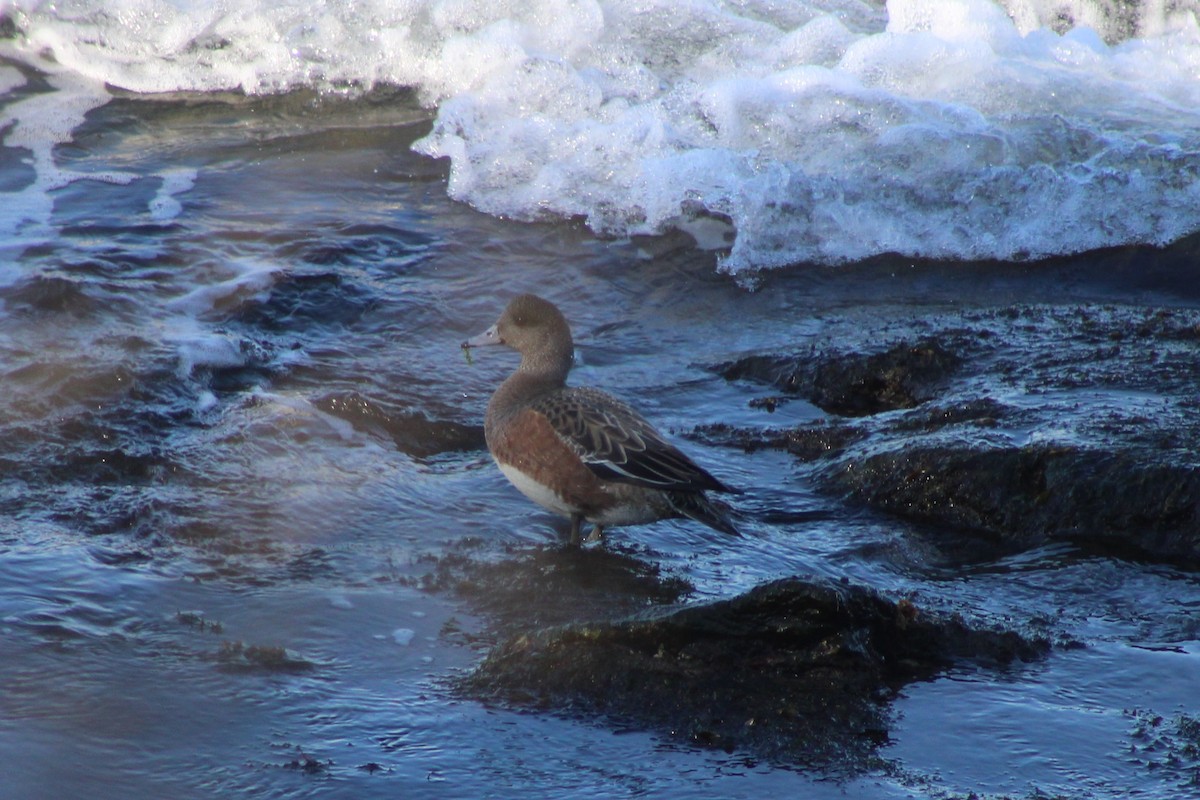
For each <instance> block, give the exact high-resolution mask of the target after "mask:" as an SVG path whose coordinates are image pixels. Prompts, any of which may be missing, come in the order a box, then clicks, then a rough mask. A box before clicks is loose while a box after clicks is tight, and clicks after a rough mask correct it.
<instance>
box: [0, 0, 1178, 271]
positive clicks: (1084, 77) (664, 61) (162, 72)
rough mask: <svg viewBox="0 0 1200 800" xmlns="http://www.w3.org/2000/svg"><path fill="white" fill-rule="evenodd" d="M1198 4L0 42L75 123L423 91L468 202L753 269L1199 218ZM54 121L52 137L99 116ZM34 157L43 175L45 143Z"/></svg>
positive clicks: (987, 3)
mask: <svg viewBox="0 0 1200 800" xmlns="http://www.w3.org/2000/svg"><path fill="white" fill-rule="evenodd" d="M1197 8H1200V4H1197V3H1196V2H1195V0H1183V2H1169V3H1168V2H1164V1H1163V0H1146V1H1145V2H1143V3H1141V4H1129V3H1118V2H1115V0H1074V1H1073V2H1069V3H1068V2H1056V1H1055V0H1009V2H1008V3H1007V6H1006V7H1002V6H1000V5H998V4H996V3H994V2H991V0H891V2H888V3H887V6H886V10H885V9H884V7H883V6H882V4H877V3H868V2H861V1H860V0H809V1H808V2H795V3H773V2H767V1H766V0H762V1H761V2H750V3H736V4H735V3H729V4H727V3H722V2H717V1H716V0H686V1H685V2H669V3H668V2H658V1H656V0H640V1H639V2H633V1H632V0H612V1H611V2H596V1H595V0H535V1H534V2H530V0H512V1H511V2H507V1H506V0H492V1H491V2H487V3H483V2H469V1H468V0H455V1H453V2H451V1H447V0H442V1H440V2H438V1H434V0H427V1H425V2H422V0H411V1H410V2H406V3H391V2H384V0H360V1H359V2H349V0H345V2H340V1H339V0H327V1H326V2H320V3H317V4H315V5H314V4H312V3H308V2H305V3H299V2H295V3H278V2H267V0H231V1H230V2H196V3H186V4H183V3H175V2H168V1H167V0H116V2H114V0H71V1H69V2H60V3H54V4H50V3H40V2H34V1H33V0H21V2H18V3H17V5H16V6H15V7H14V10H13V11H11V12H10V16H11V18H12V20H13V22H14V26H15V28H16V30H17V32H18V33H17V36H16V37H15V38H14V40H13V41H11V42H6V43H4V44H3V46H2V47H3V53H4V54H7V55H8V56H9V57H12V58H17V59H20V60H23V61H25V62H27V63H31V64H38V65H40V66H41V67H42V68H45V69H49V70H51V71H53V72H54V73H55V75H56V76H59V78H58V79H60V80H66V79H65V78H62V77H61V76H64V75H69V76H70V80H71V81H72V82H73V86H72V87H65V88H62V89H61V90H60V91H74V92H80V91H81V90H80V89H79V85H80V84H82V83H84V82H88V83H87V85H88V86H89V87H91V88H90V89H88V90H87V91H85V92H83V96H82V97H80V98H74V97H68V98H60V99H58V100H56V101H54V102H57V103H59V104H60V105H64V106H65V107H67V108H74V109H76V116H78V113H79V109H83V110H86V109H87V108H89V107H92V106H94V104H95V103H97V102H102V99H101V98H100V97H97V96H96V92H97V91H98V90H97V88H96V87H98V86H99V82H101V81H103V82H107V83H109V84H112V85H115V86H119V87H122V88H125V89H129V90H132V91H137V92H165V91H176V90H189V91H215V90H228V89H239V90H242V91H245V92H250V93H263V92H279V91H286V90H289V89H292V88H295V87H298V86H310V87H317V88H320V89H322V90H326V91H351V90H361V89H365V88H369V87H371V86H373V85H376V84H380V83H387V84H400V85H409V86H415V87H417V88H418V89H419V90H420V92H421V96H422V98H423V99H424V100H425V101H426V102H428V103H430V104H436V105H437V119H436V122H435V125H434V128H433V130H432V132H431V133H430V134H429V136H427V137H426V138H425V139H423V140H422V141H421V142H419V143H418V145H417V148H418V149H419V150H420V152H423V153H426V154H428V155H431V156H437V157H447V158H449V159H450V160H451V163H452V170H451V177H450V192H451V194H452V195H453V196H454V197H456V198H458V199H461V200H463V201H466V202H469V203H471V204H472V205H474V206H476V207H478V208H479V209H481V210H484V211H486V212H489V213H492V214H498V215H504V216H508V217H512V218H516V219H528V220H533V219H543V218H564V217H568V218H569V217H579V218H583V219H585V220H586V221H587V223H588V225H589V226H591V227H592V228H593V229H594V230H596V231H598V232H600V233H602V234H605V235H609V236H617V237H621V236H628V235H631V234H637V233H655V232H660V231H663V230H665V229H668V228H672V227H677V228H683V229H685V230H687V229H691V230H695V231H697V234H698V238H699V239H702V240H703V241H704V242H705V243H707V244H713V245H716V246H722V245H724V244H726V243H727V242H728V241H730V240H732V247H731V248H730V249H729V252H728V253H727V255H725V257H724V259H723V265H724V267H725V268H726V269H728V270H731V271H738V270H743V269H757V268H763V267H773V266H780V265H785V264H791V263H796V262H805V261H811V262H820V263H838V262H844V261H849V260H854V259H860V258H864V257H869V256H872V255H875V254H879V253H885V252H898V253H902V254H907V255H912V256H924V257H933V258H946V259H989V258H1000V259H1028V258H1034V257H1039V256H1046V255H1052V254H1061V253H1070V252H1079V251H1085V250H1089V249H1093V248H1099V247H1105V246H1111V245H1119V244H1127V243H1151V244H1164V243H1168V242H1171V241H1175V240H1177V239H1179V238H1180V237H1182V236H1185V235H1187V234H1189V233H1193V232H1195V231H1197V230H1200V179H1198V178H1200V27H1198V26H1197V23H1196V13H1195V12H1196V10H1197ZM48 55H49V56H52V57H53V64H51V63H49V62H47V61H46V58H47V56H48ZM0 80H4V78H3V76H0ZM38 97H43V96H40V95H39V96H38ZM34 99H37V98H34ZM24 102H32V100H27V101H24ZM40 102H47V101H46V100H41V101H40ZM89 104H91V105H89ZM21 105H22V104H20V103H18V104H14V105H12V106H9V107H8V108H6V109H5V112H4V113H5V114H6V115H7V121H9V122H11V121H14V120H15V121H17V123H18V124H16V125H15V127H14V128H12V129H11V130H10V131H9V134H8V140H7V141H6V144H7V146H9V147H14V146H27V147H34V146H35V143H33V142H29V135H28V134H21V133H20V131H21V130H22V129H23V126H24V125H25V123H26V119H27V116H29V115H28V113H27V111H26V110H24V109H21V108H20V106H21ZM60 119H61V120H62V124H60V125H58V126H57V127H54V128H51V129H50V130H49V131H48V133H47V134H46V136H45V141H46V142H50V143H51V144H52V143H54V142H57V141H62V137H63V136H64V135H67V134H69V131H70V129H71V127H72V124H77V121H76V122H74V123H72V122H71V120H72V117H71V116H70V115H69V114H66V113H65V112H63V116H61V117H60ZM0 124H5V121H3V120H0ZM21 136H25V139H21V138H20V137H21ZM14 137H17V138H15V139H14ZM23 142H28V143H23ZM47 146H48V145H47ZM34 152H35V156H34V158H35V161H36V162H37V169H38V171H39V174H43V173H45V174H46V175H49V174H50V173H51V172H52V171H53V166H52V164H50V163H49V162H46V161H44V159H43V156H42V155H40V153H43V152H48V150H45V149H44V148H43V150H35V151H34ZM194 179H195V176H194V175H193V176H191V177H183V178H178V179H169V180H167V181H166V182H164V184H163V189H162V191H161V192H160V198H156V205H155V206H154V207H153V208H152V209H151V213H152V215H153V216H154V218H155V219H156V220H160V219H161V220H169V219H171V218H172V217H173V216H174V215H175V214H177V213H178V211H179V209H178V204H177V201H175V200H174V195H175V194H177V193H179V192H182V191H186V188H187V186H188V185H190V184H189V181H192V180H194ZM172 180H174V181H175V182H172ZM53 185H55V181H54V180H52V179H49V178H46V179H42V180H40V181H39V184H38V187H37V189H36V190H31V191H33V192H34V193H36V191H42V192H43V194H44V193H45V192H46V191H48V189H47V187H50V186H53ZM25 199H28V200H29V201H30V202H29V203H28V208H29V209H30V211H28V212H26V213H25V217H24V218H23V219H18V220H15V221H13V220H9V219H0V232H10V231H12V230H14V229H15V228H20V227H21V226H26V227H29V226H32V227H33V228H35V229H36V228H37V227H38V226H39V225H42V224H43V223H44V220H45V217H46V213H47V212H46V210H45V208H44V206H45V201H44V198H42V199H41V201H40V205H39V198H37V197H30V198H25ZM0 205H3V206H4V207H5V208H11V207H12V204H8V203H4V204H0ZM5 213H6V214H10V215H11V214H12V213H13V212H11V211H10V212H5ZM714 220H716V221H717V222H718V223H723V224H725V225H727V226H728V230H727V231H724V232H722V231H720V230H719V229H716V230H714V222H713V221H714ZM724 234H728V235H724Z"/></svg>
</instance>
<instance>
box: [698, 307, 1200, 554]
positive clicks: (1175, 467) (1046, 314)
mask: <svg viewBox="0 0 1200 800" xmlns="http://www.w3.org/2000/svg"><path fill="white" fill-rule="evenodd" d="M931 331H932V333H931ZM1198 331H1200V315H1198V314H1197V313H1196V312H1194V311H1191V310H1187V309H1178V308H1144V307H1125V306H1117V305H1100V304H1097V305H1075V306H1068V307H1059V306H1007V307H1001V308H997V309H991V310H972V311H969V312H963V313H959V312H953V313H946V314H941V315H932V316H925V317H921V318H915V319H912V320H909V321H907V322H902V323H895V322H893V323H888V324H885V323H880V325H879V329H876V330H872V329H870V328H866V329H859V330H857V331H839V332H838V333H839V335H838V336H837V337H836V338H837V342H838V345H837V349H836V350H835V349H833V348H831V349H830V350H829V351H826V352H820V351H816V350H811V349H810V350H811V352H809V354H808V355H806V356H803V357H798V356H775V355H759V354H756V355H751V356H747V357H746V358H743V359H740V360H738V361H735V362H732V363H726V364H720V365H717V366H715V367H714V368H713V369H714V370H715V371H716V372H718V373H719V374H721V375H723V376H725V377H726V378H728V379H730V380H739V381H744V382H747V383H748V384H749V385H761V384H765V385H768V386H769V387H771V388H772V389H785V390H788V391H797V392H798V393H799V394H802V395H803V396H804V397H806V398H807V399H808V400H809V402H811V403H812V404H813V405H815V406H817V407H818V408H820V409H822V410H824V411H826V412H827V413H828V414H829V415H830V416H829V417H828V418H825V419H818V420H814V421H813V422H811V423H805V424H801V425H797V426H794V427H788V428H778V427H767V428H757V429H755V428H748V427H742V428H734V427H730V426H718V427H709V428H704V429H701V430H699V431H698V435H699V436H700V437H702V438H705V439H707V440H709V441H715V442H718V443H721V444H725V445H729V446H736V447H740V448H742V449H744V450H755V449H760V448H774V449H779V450H786V451H787V452H790V453H792V454H793V455H795V456H796V457H797V458H798V460H799V461H800V463H801V464H808V465H809V466H808V467H807V468H805V469H803V470H802V471H801V473H800V476H801V479H802V480H810V481H812V483H813V484H815V485H817V486H820V487H821V488H823V489H824V490H826V491H828V492H830V493H833V494H835V495H837V496H840V497H843V498H844V500H845V502H846V505H847V507H848V508H849V509H853V508H861V507H863V506H867V507H869V508H871V509H874V510H876V511H879V512H883V513H885V514H888V515H894V516H896V517H899V518H903V519H904V520H906V521H909V522H915V523H918V524H927V525H931V526H937V527H942V528H949V529H952V530H955V531H957V532H965V533H969V532H975V533H982V534H987V535H988V536H994V537H999V538H1000V539H1002V540H1004V541H1005V542H1007V543H1008V544H1009V545H1010V546H1012V547H1030V546H1036V545H1040V544H1043V543H1045V542H1047V541H1055V540H1066V541H1071V542H1074V543H1077V544H1080V545H1083V546H1085V547H1087V548H1090V549H1093V550H1095V551H1097V552H1103V553H1105V554H1117V555H1130V556H1133V557H1150V558H1154V559H1161V560H1164V561H1169V562H1171V563H1174V564H1177V565H1180V566H1184V567H1188V568H1194V567H1195V566H1196V565H1197V564H1200V558H1198V557H1200V461H1198V460H1197V458H1196V456H1195V447H1194V443H1195V442H1196V441H1200V438H1198V437H1200V401H1198V400H1197V394H1196V387H1197V386H1200V335H1198V333H1197V332H1198ZM847 334H850V335H853V336H857V337H858V339H859V340H860V341H861V342H862V346H863V347H864V349H867V348H870V347H876V348H877V347H878V345H872V344H870V342H872V341H879V340H880V339H886V338H887V337H896V336H898V337H899V338H900V339H901V341H900V343H898V344H892V345H890V346H888V347H887V348H886V349H885V350H883V351H882V352H876V353H875V354H874V355H865V356H864V355H855V354H849V355H847V354H845V353H846V351H845V349H844V348H845V347H846V345H847V339H848V338H849V337H848V335H847ZM905 334H907V335H908V336H910V337H911V343H905V342H904V341H903V338H904V336H905ZM918 334H919V335H918ZM839 359H841V366H831V365H832V364H837V363H838V360H839ZM848 375H853V376H854V377H853V378H852V379H851V380H832V379H831V377H830V376H848ZM797 376H799V377H797ZM834 396H836V398H837V402H836V403H829V402H826V400H827V399H828V398H829V397H834ZM884 398H892V399H896V400H897V401H896V402H884ZM900 400H903V402H900ZM842 417H853V421H852V422H851V421H844V420H842V419H841V418H842Z"/></svg>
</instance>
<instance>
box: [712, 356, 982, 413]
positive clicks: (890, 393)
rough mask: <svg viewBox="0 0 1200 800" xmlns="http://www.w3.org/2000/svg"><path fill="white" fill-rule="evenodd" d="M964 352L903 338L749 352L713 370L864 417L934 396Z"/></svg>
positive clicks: (833, 410) (823, 406)
mask: <svg viewBox="0 0 1200 800" xmlns="http://www.w3.org/2000/svg"><path fill="white" fill-rule="evenodd" d="M961 362H962V358H961V357H960V356H959V355H957V354H956V353H955V352H953V351H952V350H950V349H948V347H947V346H946V345H945V344H944V343H943V342H942V341H940V340H938V339H935V338H927V339H922V340H920V341H917V342H914V343H911V344H907V343H901V344H898V345H895V346H894V347H892V348H890V349H888V350H886V351H884V352H882V353H874V354H870V355H862V354H859V353H832V352H830V353H822V354H821V355H819V356H813V355H810V356H807V357H803V356H800V357H797V356H763V355H755V356H747V357H745V358H741V359H738V360H737V361H734V362H731V363H728V364H722V365H719V366H717V367H715V370H716V371H717V372H718V373H719V374H720V375H721V376H722V377H724V378H726V379H727V380H740V379H748V380H754V381H758V382H760V383H767V384H770V385H772V386H775V387H777V388H779V389H781V390H783V391H785V392H790V393H793V394H799V395H801V396H802V397H804V398H805V399H806V400H808V401H809V402H811V403H812V404H813V405H815V406H817V407H818V408H820V409H821V410H822V411H826V412H828V413H830V414H839V415H842V416H846V417H862V416H868V415H871V414H878V413H880V412H882V411H894V410H896V409H901V408H914V407H916V406H918V405H920V404H921V403H924V402H926V401H928V400H931V399H933V398H934V397H936V396H937V394H938V391H939V390H940V388H941V387H942V386H943V384H944V383H945V381H946V379H947V378H948V377H949V376H950V375H951V374H952V373H953V372H954V371H955V370H956V369H957V368H958V366H959V364H960V363H961Z"/></svg>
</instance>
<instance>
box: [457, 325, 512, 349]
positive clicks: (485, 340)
mask: <svg viewBox="0 0 1200 800" xmlns="http://www.w3.org/2000/svg"><path fill="white" fill-rule="evenodd" d="M496 344H504V340H503V339H501V338H500V331H499V330H498V329H497V326H495V325H493V326H492V327H490V328H488V329H487V330H486V331H484V332H483V333H481V334H479V335H478V336H472V337H471V338H470V339H467V340H466V341H465V342H463V343H462V349H463V350H466V349H468V348H471V347H488V346H489V345H496Z"/></svg>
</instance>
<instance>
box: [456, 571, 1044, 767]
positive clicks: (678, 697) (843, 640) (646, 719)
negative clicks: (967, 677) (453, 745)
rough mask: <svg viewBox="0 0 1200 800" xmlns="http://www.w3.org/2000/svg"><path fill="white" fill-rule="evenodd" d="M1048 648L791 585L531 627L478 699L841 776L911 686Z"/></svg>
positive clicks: (834, 590) (842, 588)
mask: <svg viewBox="0 0 1200 800" xmlns="http://www.w3.org/2000/svg"><path fill="white" fill-rule="evenodd" d="M1048 648H1049V645H1048V643H1047V642H1045V641H1043V640H1031V639H1029V638H1026V637H1023V636H1021V635H1018V634H1017V633H1014V632H1011V631H992V630H977V629H972V628H969V627H968V626H967V625H966V624H965V623H963V622H962V620H960V619H957V618H954V617H946V616H942V615H938V614H926V613H922V612H920V611H919V610H918V609H917V607H916V606H914V605H913V604H912V603H911V602H908V601H903V600H902V601H900V602H894V601H891V600H888V599H886V598H884V597H882V596H880V595H879V594H877V593H876V592H874V591H872V590H870V589H866V588H863V587H856V586H851V585H836V586H834V585H828V584H824V583H810V582H805V581H802V580H800V579H795V578H793V579H786V580H780V581H776V582H773V583H769V584H766V585H763V586H759V587H756V588H755V589H753V590H751V591H750V592H748V593H746V594H744V595H742V596H740V597H736V598H734V599H731V600H721V601H717V602H712V603H707V604H703V605H696V606H691V607H686V608H682V609H678V608H677V609H673V610H669V611H666V610H662V609H659V610H657V611H653V612H647V613H645V614H643V615H641V616H635V617H632V618H628V619H625V620H620V621H601V622H581V623H575V624H571V625H567V626H563V627H557V628H551V629H543V630H537V631H533V632H527V633H521V634H518V635H516V636H513V637H512V638H510V639H509V640H508V641H507V642H505V643H504V644H502V645H501V646H499V647H497V648H496V649H494V650H493V651H492V653H491V654H490V655H489V656H488V657H487V659H486V660H485V661H484V662H483V663H482V664H481V665H480V667H479V668H478V669H477V670H476V671H475V672H474V673H473V674H471V675H470V676H468V677H467V678H465V679H464V680H463V682H462V687H463V689H464V690H465V691H466V692H467V693H469V694H470V695H472V696H475V697H481V698H484V699H487V700H492V701H500V702H503V703H507V704H514V705H518V706H524V707H532V708H536V709H540V710H557V711H562V712H569V713H576V714H588V715H600V716H603V717H605V718H608V719H612V720H617V721H620V722H621V723H622V724H625V725H632V726H634V727H638V728H645V729H650V730H654V731H658V732H660V733H662V734H664V735H668V736H671V737H673V738H678V739H681V740H684V741H687V742H690V743H694V744H699V745H704V746H714V747H720V748H724V749H726V750H730V751H732V750H742V751H746V752H748V753H751V754H754V755H756V756H761V757H768V758H772V759H779V760H783V761H787V762H792V763H808V764H813V765H820V766H822V767H823V768H827V769H834V770H849V771H855V770H857V769H860V768H863V767H866V766H868V765H869V764H870V763H871V762H872V759H873V758H874V755H873V754H874V751H875V747H876V746H877V745H878V744H880V743H881V742H883V741H886V739H887V738H888V729H889V718H888V708H887V702H886V701H887V699H888V698H889V697H890V696H891V695H892V693H893V692H894V691H895V689H896V688H898V687H899V686H900V685H901V684H903V683H905V682H907V681H911V680H915V679H921V678H927V677H930V676H932V675H933V674H935V673H936V672H937V671H939V670H941V669H943V668H945V667H948V666H950V665H953V664H956V663H960V662H964V661H966V662H974V663H981V664H985V665H989V666H993V667H995V666H998V665H1005V664H1009V663H1011V662H1014V661H1027V660H1031V659H1034V658H1038V657H1040V656H1042V655H1043V654H1044V653H1045V652H1047V650H1048Z"/></svg>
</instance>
